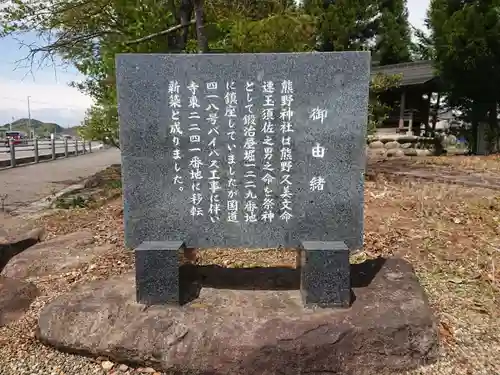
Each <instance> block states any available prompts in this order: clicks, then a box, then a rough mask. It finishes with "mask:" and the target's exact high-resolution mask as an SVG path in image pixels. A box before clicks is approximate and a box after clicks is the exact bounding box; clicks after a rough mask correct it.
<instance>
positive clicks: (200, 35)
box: [194, 0, 208, 53]
mask: <svg viewBox="0 0 500 375" xmlns="http://www.w3.org/2000/svg"><path fill="white" fill-rule="evenodd" d="M194 18H195V20H196V36H197V39H198V52H199V53H207V52H208V38H207V35H206V33H205V15H204V11H203V0H194Z"/></svg>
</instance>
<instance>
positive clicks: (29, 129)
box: [28, 96, 32, 139]
mask: <svg viewBox="0 0 500 375" xmlns="http://www.w3.org/2000/svg"><path fill="white" fill-rule="evenodd" d="M28 137H29V138H30V139H31V138H32V137H31V108H30V96H28Z"/></svg>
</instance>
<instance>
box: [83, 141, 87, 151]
mask: <svg viewBox="0 0 500 375" xmlns="http://www.w3.org/2000/svg"><path fill="white" fill-rule="evenodd" d="M82 149H83V154H85V153H86V152H87V147H85V139H83V140H82Z"/></svg>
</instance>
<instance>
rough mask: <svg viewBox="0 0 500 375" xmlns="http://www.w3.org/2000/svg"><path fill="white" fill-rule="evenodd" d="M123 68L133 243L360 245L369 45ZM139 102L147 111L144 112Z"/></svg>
mask: <svg viewBox="0 0 500 375" xmlns="http://www.w3.org/2000/svg"><path fill="white" fill-rule="evenodd" d="M246 60H248V62H249V63H248V64H243V62H244V61H246ZM279 62H282V64H284V65H285V66H287V68H285V69H278V68H277V65H276V64H277V63H279ZM148 64H149V65H148ZM204 64H205V65H204ZM287 64H288V65H287ZM117 65H118V73H117V75H118V91H119V97H120V101H119V113H120V123H121V143H122V159H123V168H124V200H125V215H126V219H125V222H126V238H127V243H128V244H130V245H132V246H133V245H134V244H137V243H140V242H142V240H145V239H146V238H147V239H148V240H184V241H187V243H188V244H189V245H193V246H211V245H214V246H223V245H226V246H240V245H241V246H252V245H253V247H262V246H276V245H294V244H296V243H298V241H299V235H300V236H301V237H302V239H304V238H305V239H311V240H344V241H346V242H347V243H348V244H350V246H351V247H353V248H354V247H357V246H359V245H360V244H361V243H360V241H361V240H362V220H363V217H362V210H363V208H362V205H363V197H362V188H363V180H362V175H363V167H364V162H363V160H364V150H363V146H364V137H365V129H366V114H367V92H368V74H369V70H368V65H369V57H368V55H367V54H366V53H345V54H343V53H329V54H279V55H277V54H270V55H267V54H261V55H204V56H190V55H120V56H119V57H118V62H117ZM195 66H196V68H195ZM209 66H210V67H211V69H212V70H209V69H208V67H209ZM311 66H312V67H314V68H313V71H312V72H313V73H314V74H311V73H309V75H305V74H303V73H302V74H301V72H300V69H303V70H307V69H311ZM138 85H141V86H140V87H141V89H140V90H141V91H139V92H137V93H136V95H135V99H134V100H136V101H137V102H136V103H133V102H131V99H130V94H129V93H131V92H132V91H131V90H132V88H133V87H136V86H138ZM134 104H135V105H136V106H138V107H139V108H143V109H144V108H149V110H148V112H145V113H142V114H140V117H139V116H138V115H139V113H137V112H136V111H133V110H132V108H130V106H133V105H134ZM153 107H154V108H153ZM164 127H167V128H168V131H167V132H165V131H163V130H162V129H163V128H164ZM141 129H142V130H141ZM141 131H142V132H141ZM163 134H166V137H164V136H162V135H163ZM139 181H141V182H139ZM148 210H149V211H148ZM319 220H323V222H322V223H320V222H319ZM349 226H351V228H349ZM352 226H354V227H353V228H352Z"/></svg>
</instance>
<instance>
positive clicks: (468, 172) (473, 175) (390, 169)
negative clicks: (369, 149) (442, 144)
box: [366, 159, 500, 190]
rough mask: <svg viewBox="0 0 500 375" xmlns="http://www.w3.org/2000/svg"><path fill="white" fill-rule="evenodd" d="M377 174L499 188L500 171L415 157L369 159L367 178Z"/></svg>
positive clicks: (372, 177) (374, 176)
mask: <svg viewBox="0 0 500 375" xmlns="http://www.w3.org/2000/svg"><path fill="white" fill-rule="evenodd" d="M377 175H385V176H387V177H390V178H393V179H394V178H396V179H397V178H399V179H401V178H412V179H422V180H430V181H436V182H441V183H449V184H458V185H462V186H471V187H482V188H488V189H494V190H500V173H499V172H498V171H495V170H489V169H481V168H478V169H474V168H461V169H457V166H456V165H452V164H445V163H443V164H433V163H432V162H431V161H430V160H429V161H428V162H424V163H422V162H416V159H386V160H376V159H373V160H369V162H368V167H367V171H366V176H367V177H368V178H369V179H374V178H376V176H377Z"/></svg>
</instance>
